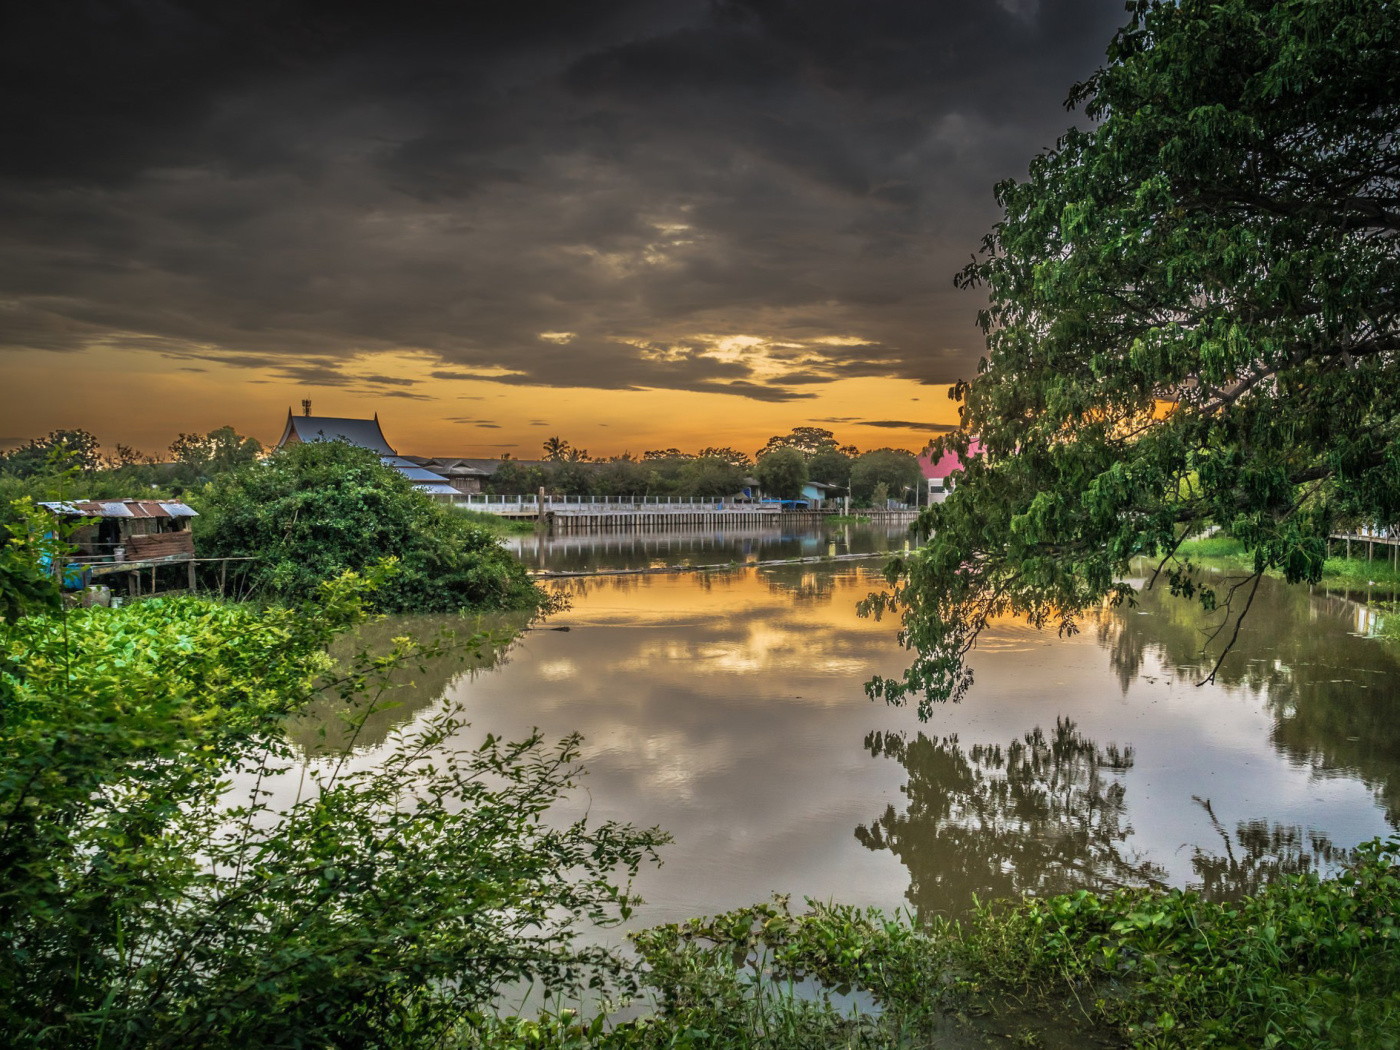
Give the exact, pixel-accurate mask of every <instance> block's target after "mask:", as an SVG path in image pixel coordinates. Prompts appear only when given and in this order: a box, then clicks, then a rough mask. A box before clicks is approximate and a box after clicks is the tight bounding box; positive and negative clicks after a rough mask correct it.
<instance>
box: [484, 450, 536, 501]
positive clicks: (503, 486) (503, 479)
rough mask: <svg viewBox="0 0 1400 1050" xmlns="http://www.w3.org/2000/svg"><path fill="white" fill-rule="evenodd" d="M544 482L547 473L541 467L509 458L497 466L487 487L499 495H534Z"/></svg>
mask: <svg viewBox="0 0 1400 1050" xmlns="http://www.w3.org/2000/svg"><path fill="white" fill-rule="evenodd" d="M544 483H545V474H544V471H543V470H542V469H541V468H539V467H537V466H534V465H533V464H529V463H521V462H520V461H519V460H518V459H507V460H505V461H503V462H502V463H501V465H500V466H499V467H497V468H496V472H495V473H494V474H492V475H491V479H490V480H489V481H488V482H487V483H486V487H487V489H488V490H489V491H491V492H493V493H495V494H496V495H498V496H533V495H534V494H535V493H537V492H539V490H540V488H541V486H543V485H544Z"/></svg>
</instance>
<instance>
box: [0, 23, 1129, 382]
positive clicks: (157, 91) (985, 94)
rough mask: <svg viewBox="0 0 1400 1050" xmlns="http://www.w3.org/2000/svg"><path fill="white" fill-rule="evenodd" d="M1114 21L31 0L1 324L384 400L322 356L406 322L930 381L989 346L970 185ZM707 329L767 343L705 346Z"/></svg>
mask: <svg viewBox="0 0 1400 1050" xmlns="http://www.w3.org/2000/svg"><path fill="white" fill-rule="evenodd" d="M1122 17H1123V15H1122V7H1121V2H1120V0H1062V2H1060V3H1056V4H1044V5H1042V4H1038V3H1035V2H1033V0H999V2H998V3H996V4H976V3H972V4H968V3H951V2H936V0H902V2H890V3H883V4H867V3H859V2H857V0H804V2H803V3H800V4H799V3H796V2H795V0H792V2H789V3H783V2H781V0H719V2H716V3H704V2H700V0H673V2H670V3H665V4H644V3H641V2H640V0H638V2H625V0H597V2H593V3H588V4H578V3H572V2H571V3H565V2H564V0H545V2H543V3H542V4H535V5H531V6H530V7H529V8H521V9H519V11H518V12H515V11H512V10H511V9H509V8H503V7H501V6H500V5H496V6H493V7H489V8H482V7H481V6H480V5H460V6H459V7H456V8H453V7H448V6H442V5H406V9H401V8H394V7H392V6H384V5H382V4H368V3H358V2H352V0H346V2H344V3H341V4H336V5H324V4H313V3H310V2H309V0H308V2H306V3H301V4H295V3H294V4H271V3H265V2H253V3H250V4H244V5H208V4H203V3H196V2H194V0H166V2H165V3H162V4H159V5H156V4H144V3H137V2H136V0H93V2H92V3H90V4H86V5H84V6H83V7H81V8H79V9H73V8H70V7H68V6H66V5H49V4H31V5H27V6H26V7H25V8H24V9H23V10H22V11H20V12H19V13H17V14H16V15H15V16H14V17H13V18H12V19H11V21H10V24H9V26H8V29H7V33H6V34H4V39H3V41H0V60H3V61H0V119H3V121H4V125H5V127H6V128H7V131H8V136H7V141H9V142H10V143H11V144H12V148H10V149H7V150H4V151H0V228H3V230H4V233H5V236H4V237H3V238H0V285H2V286H3V287H4V288H5V289H6V296H5V298H6V303H5V304H4V305H3V306H0V309H3V312H4V313H3V320H4V322H5V323H4V325H3V330H4V332H5V336H4V341H5V342H4V345H8V346H10V347H24V348H34V349H40V350H45V351H51V352H68V351H74V350H80V349H82V348H84V347H86V346H90V345H93V344H94V343H95V342H97V341H102V342H103V343H104V344H105V345H116V346H119V347H122V348H125V349H130V350H132V351H137V350H145V351H155V352H160V353H166V354H168V355H170V356H171V357H172V358H173V359H176V360H179V361H181V362H183V363H182V364H181V365H180V366H178V367H195V366H198V365H200V364H204V363H210V362H218V363H222V364H225V365H230V366H233V367H238V368H243V369H247V370H250V371H254V372H261V373H263V374H264V375H267V376H271V377H274V378H277V379H282V380H286V381H291V382H297V383H299V384H303V385H306V386H311V387H316V386H328V387H351V386H355V385H360V386H363V385H365V384H369V385H370V386H372V387H373V388H374V389H376V390H377V391H379V392H382V393H394V392H395V391H394V389H393V388H404V389H400V390H399V391H398V392H397V396H408V397H423V396H426V395H424V394H422V393H421V392H415V391H412V390H410V389H407V388H408V387H410V386H411V385H412V382H413V381H412V380H409V379H405V378H402V377H397V376H392V375H385V374H376V375H369V376H366V375H362V374H357V373H356V372H355V370H354V368H352V367H348V365H349V362H350V361H351V359H352V358H354V357H356V356H357V355H363V354H366V353H373V352H375V351H387V350H394V349H403V348H410V349H418V350H423V351H427V352H429V353H431V354H433V355H435V356H436V357H437V358H438V359H439V360H440V361H441V362H442V364H441V367H440V368H439V369H438V370H437V374H438V377H439V378H443V377H449V376H450V377H453V378H477V379H486V380H489V381H491V382H496V383H506V384H510V385H533V384H548V385H582V386H590V387H598V388H605V389H626V390H638V389H680V390H724V391H728V392H731V393H737V394H740V395H742V396H746V397H750V398H753V399H756V400H760V401H768V402H778V401H791V400H797V399H802V398H805V397H810V396H812V395H811V394H809V393H803V392H799V391H795V390H794V389H792V388H794V387H799V388H800V387H803V386H813V385H818V384H821V383H824V382H828V381H830V380H832V379H837V378H843V377H849V376H872V375H897V376H904V377H908V378H912V379H916V380H920V381H923V382H930V383H934V382H946V381H948V380H951V379H954V378H957V377H960V376H966V375H968V374H970V372H971V370H972V368H973V365H974V363H975V361H976V358H977V356H978V355H979V353H980V346H981V344H980V337H979V335H978V333H977V332H976V331H975V329H974V327H973V326H972V323H971V320H972V315H973V313H974V312H975V310H976V308H977V305H978V304H977V302H976V301H975V300H974V299H973V298H972V297H970V296H968V295H964V294H962V293H957V292H955V291H954V290H953V289H952V287H951V280H950V278H951V275H952V273H953V272H954V271H955V270H956V269H957V268H958V267H959V266H960V265H961V264H962V262H963V261H965V260H966V259H967V257H968V255H969V253H970V252H971V251H973V250H975V248H976V246H977V244H978V242H979V240H980V237H981V235H982V234H983V233H984V232H985V231H986V230H987V229H988V228H989V226H990V225H991V223H992V222H993V221H994V220H995V212H994V205H993V202H992V198H991V186H992V185H993V183H994V182H995V181H996V180H997V179H999V178H1002V177H1005V176H1015V175H1019V174H1022V173H1023V172H1024V171H1025V168H1026V165H1027V163H1028V161H1029V159H1030V156H1031V155H1032V153H1033V152H1035V151H1036V150H1037V149H1039V148H1042V147H1044V146H1046V145H1049V144H1050V143H1052V142H1053V140H1054V139H1055V137H1056V136H1057V135H1058V134H1059V133H1060V132H1061V131H1062V130H1063V127H1064V126H1065V125H1066V124H1067V122H1068V121H1069V120H1070V118H1069V117H1067V116H1066V115H1065V114H1064V112H1063V111H1062V110H1061V109H1060V107H1059V106H1058V99H1060V98H1062V97H1063V96H1064V94H1065V92H1066V91H1067V89H1068V87H1069V85H1070V84H1071V83H1072V82H1074V81H1075V80H1077V79H1080V78H1082V77H1083V76H1084V75H1086V74H1087V73H1088V72H1090V71H1091V70H1092V68H1093V67H1094V65H1096V64H1097V62H1098V61H1099V57H1100V55H1101V54H1102V50H1103V47H1104V45H1105V44H1106V42H1107V40H1108V39H1109V37H1110V35H1111V32H1112V29H1113V27H1114V26H1115V24H1116V23H1117V22H1119V21H1120V20H1121V19H1122ZM733 336H754V337H760V338H762V339H765V340H768V341H769V344H770V345H769V347H768V350H767V352H766V354H767V356H766V357H764V358H759V357H757V356H755V357H752V358H748V357H744V356H742V355H741V356H738V357H730V358H725V357H723V356H715V355H714V354H712V353H709V352H708V351H707V348H712V347H713V345H714V344H713V340H715V339H718V338H723V337H733ZM831 336H847V337H850V339H849V340H848V341H846V342H839V341H838V342H819V340H821V339H823V338H826V337H831ZM857 340H859V341H857ZM786 343H792V344H796V345H797V347H798V349H794V348H791V347H786V348H785V347H784V346H783V345H780V344H786ZM2 348H3V347H0V349H2ZM647 348H651V349H650V350H648V349H647ZM359 360H360V361H363V360H364V358H363V357H360V358H359ZM775 368H776V370H775ZM503 370H504V372H505V373H507V374H502V371H503Z"/></svg>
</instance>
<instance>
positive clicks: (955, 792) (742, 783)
mask: <svg viewBox="0 0 1400 1050" xmlns="http://www.w3.org/2000/svg"><path fill="white" fill-rule="evenodd" d="M904 544H905V535H904V533H903V531H902V530H900V529H888V530H880V529H870V528H852V529H840V530H835V531H830V532H825V533H823V532H812V533H808V534H784V533H782V532H781V531H779V530H776V529H775V530H772V531H757V530H755V531H746V532H740V533H715V532H692V533H666V534H650V535H648V534H631V535H625V536H619V535H617V534H612V535H584V536H564V537H558V538H553V539H551V538H548V537H545V538H535V537H530V538H527V539H526V540H524V541H521V542H520V543H519V544H518V549H519V550H520V552H521V554H522V556H523V557H524V558H525V559H526V561H527V563H529V564H531V565H536V566H540V567H547V568H569V569H578V568H583V567H588V566H598V567H606V566H627V567H640V566H646V565H673V564H687V563H688V564H714V563H729V562H736V563H739V567H736V568H734V569H732V570H729V571H724V572H711V573H688V574H678V575H653V576H623V577H609V578H604V579H597V580H590V579H571V580H566V581H560V582H559V583H557V584H554V586H557V587H559V588H561V589H562V590H564V591H565V593H567V594H568V595H569V596H570V598H571V600H572V606H571V608H570V609H569V610H568V611H567V612H563V613H560V614H558V615H556V616H555V617H553V618H552V619H551V620H550V621H549V622H548V623H546V624H545V625H544V626H545V627H546V628H562V627H567V628H568V630H567V631H561V630H550V629H545V630H540V629H535V630H532V631H529V632H527V633H525V634H524V635H522V636H521V638H520V639H519V640H518V641H517V642H516V643H515V644H514V645H512V646H510V647H509V648H508V649H507V650H506V651H504V652H501V653H497V654H492V655H491V656H489V657H487V658H485V659H484V660H483V661H482V664H481V666H479V667H477V668H475V669H473V670H471V671H468V672H465V673H463V672H462V671H461V670H460V667H457V666H453V667H444V668H442V669H441V671H440V672H439V674H438V676H437V677H436V678H434V676H433V675H432V674H431V673H430V674H429V675H427V676H419V678H418V681H417V683H416V685H415V686H414V687H411V688H409V689H406V690H405V696H404V697H403V699H404V701H405V703H404V705H403V706H402V707H400V708H399V709H397V710H396V711H394V712H392V713H391V714H388V715H385V716H383V720H382V721H381V722H379V723H376V724H375V725H374V726H372V727H371V729H372V735H371V738H370V740H369V743H370V744H371V745H373V744H374V743H375V742H376V741H378V740H382V739H383V737H384V735H385V734H386V733H387V732H388V731H389V729H390V728H391V725H392V724H393V723H395V722H398V723H402V722H405V721H411V720H412V719H414V718H415V717H418V716H419V715H420V714H421V712H422V710H423V709H424V708H425V707H426V706H427V705H429V704H431V702H432V701H433V700H434V699H436V698H437V697H438V696H440V695H441V694H442V693H443V691H447V692H449V693H450V695H451V696H452V697H453V698H455V700H456V701H457V702H458V703H459V704H460V706H461V708H462V710H463V711H464V712H465V713H466V715H467V717H469V718H470V719H471V721H472V728H471V729H470V730H468V731H466V732H467V734H468V736H469V739H464V740H463V741H462V742H463V744H464V745H469V744H474V743H475V742H476V741H477V740H478V739H479V737H480V736H481V735H482V734H484V733H486V732H488V731H489V732H494V733H498V734H501V733H504V734H521V733H524V732H526V731H527V730H528V729H529V728H530V727H532V726H539V727H540V728H541V729H542V730H543V731H544V732H545V733H546V734H547V735H550V736H555V737H559V736H563V735H565V734H567V733H569V732H572V731H574V730H578V731H581V732H582V733H583V734H584V737H585V756H586V764H587V766H588V768H589V776H588V777H586V778H585V780H584V787H585V789H586V790H585V791H583V792H580V793H579V794H578V796H577V797H576V798H574V799H573V800H572V802H571V807H572V808H571V810H570V812H569V813H567V814H561V817H563V816H570V817H571V816H574V815H576V814H577V812H580V811H582V810H583V809H587V810H588V811H589V812H590V813H591V815H592V817H593V818H595V819H596V820H604V819H612V818H616V819H620V820H628V821H631V822H633V823H636V824H642V825H651V824H659V825H661V826H662V827H663V828H665V829H666V830H667V831H669V832H671V833H672V835H674V836H675V843H674V844H673V845H671V846H670V847H668V848H667V849H666V850H665V852H664V859H665V865H664V866H663V867H662V868H660V869H659V870H652V871H649V872H646V873H644V875H643V876H642V878H641V880H640V881H639V883H638V884H637V886H636V889H637V890H638V891H639V892H640V893H641V894H642V895H643V896H644V897H645V898H646V900H647V902H648V903H647V905H646V906H645V907H643V908H642V909H640V910H639V913H638V915H637V917H636V919H635V920H634V923H633V925H634V926H635V925H649V924H652V923H657V922H664V921H672V920H676V919H681V918H686V917H689V916H692V915H697V914H702V913H713V912H715V911H719V910H723V909H727V908H732V907H736V906H739V905H743V904H747V903H750V902H753V901H755V900H761V899H764V898H766V897H767V896H768V895H769V894H770V893H772V892H775V891H776V892H785V893H791V894H793V895H794V897H795V898H800V897H803V896H810V897H816V898H821V899H826V898H834V899H838V900H842V901H847V902H851V903H859V904H875V905H880V906H883V907H885V908H897V907H899V906H901V905H908V906H911V907H913V908H915V909H917V910H919V911H920V912H924V913H931V912H946V913H959V912H962V911H964V910H965V909H966V908H967V907H968V905H969V903H970V901H971V897H972V894H974V893H976V894H977V895H978V896H980V897H982V898H984V899H985V898H987V897H989V896H1004V895H1008V894H1012V893H1017V892H1021V891H1030V892H1035V893H1052V892H1059V891H1062V890H1066V889H1070V888H1075V887H1081V886H1083V887H1090V888H1105V887H1111V886H1115V885H1121V884H1147V883H1156V884H1168V885H1178V886H1182V885H1195V886H1199V887H1201V888H1203V889H1204V890H1205V891H1206V892H1208V893H1210V894H1212V895H1231V894H1238V893H1242V892H1249V891H1251V890H1253V889H1254V888H1256V887H1257V886H1258V885H1259V884H1260V882H1261V881H1262V880H1267V879H1268V878H1270V877H1273V876H1275V875H1278V874H1280V873H1283V872H1291V871H1298V870H1303V869H1306V868H1309V867H1311V868H1314V869H1326V868H1327V867H1329V866H1330V865H1332V864H1335V863H1336V862H1338V861H1339V860H1341V859H1344V857H1345V855H1346V851H1348V850H1349V849H1351V848H1353V847H1355V846H1356V845H1357V844H1358V843H1359V842H1362V841H1364V840H1366V839H1369V838H1371V837H1374V836H1377V835H1385V834H1387V833H1388V832H1390V831H1391V830H1392V829H1394V828H1395V827H1396V826H1397V821H1400V706H1397V705H1400V698H1397V683H1400V678H1397V670H1400V668H1397V657H1396V655H1395V650H1394V649H1392V648H1390V647H1387V646H1386V645H1385V644H1383V643H1381V642H1379V641H1377V640H1374V639H1371V638H1368V637H1366V636H1365V634H1366V631H1367V629H1368V628H1369V627H1370V626H1372V625H1373V623H1374V614H1372V613H1370V612H1369V611H1368V610H1367V609H1366V608H1365V607H1364V606H1362V605H1358V604H1356V603H1354V602H1351V601H1348V600H1346V599H1344V598H1339V597H1331V596H1328V595H1326V594H1324V593H1322V592H1320V591H1319V592H1315V593H1309V592H1308V591H1306V590H1299V589H1291V588H1285V587H1283V586H1282V585H1275V584H1273V583H1272V582H1271V581H1267V580H1266V581H1265V582H1264V585H1263V586H1261V588H1260V592H1259V596H1258V598H1257V599H1256V600H1255V603H1254V607H1253V610H1252V611H1251V613H1250V619H1249V620H1248V621H1247V622H1246V626H1245V629H1244V632H1243V633H1242V635H1241V638H1240V642H1239V644H1238V646H1237V648H1236V651H1235V652H1234V653H1233V654H1232V655H1231V656H1230V657H1229V658H1228V659H1227V660H1226V662H1225V665H1224V667H1223V668H1222V670H1221V673H1220V675H1219V680H1218V682H1217V683H1216V684H1213V685H1206V686H1199V685H1197V682H1198V681H1199V680H1200V679H1201V677H1202V676H1203V674H1204V671H1205V669H1206V668H1207V667H1208V664H1207V663H1206V661H1205V659H1204V658H1203V657H1202V655H1201V652H1200V647H1201V644H1202V640H1203V634H1202V629H1203V627H1205V626H1207V623H1206V621H1204V620H1203V619H1202V618H1201V617H1199V616H1198V615H1196V613H1195V612H1194V611H1193V609H1191V608H1190V607H1188V606H1187V605H1186V604H1185V603H1182V602H1173V601H1171V600H1163V599H1162V598H1161V596H1159V595H1157V594H1149V595H1146V596H1145V597H1144V600H1143V601H1142V603H1141V604H1140V605H1139V607H1137V608H1135V609H1114V610H1103V611H1101V612H1096V613H1094V614H1092V615H1091V616H1089V617H1088V618H1087V620H1086V623H1085V629H1084V630H1083V632H1082V633H1080V634H1079V635H1077V636H1075V637H1072V638H1069V639H1059V638H1056V637H1055V635H1054V634H1053V633H1049V634H1046V633H1040V632H1036V631H1033V630H1031V629H1029V628H1027V627H1025V626H1024V625H1022V624H1018V623H1014V622H1007V623H1004V624H1000V625H998V626H997V627H996V628H995V629H994V630H992V631H990V632H989V633H988V635H987V636H986V637H985V639H984V641H983V644H982V645H981V646H980V648H979V649H978V650H977V652H976V653H975V654H974V658H973V666H974V668H975V671H976V684H975V685H974V687H973V689H972V691H971V693H970V695H969V696H968V698H967V699H966V700H964V701H963V702H962V703H960V704H950V705H944V706H942V707H940V708H938V709H937V710H935V712H934V714H933V717H932V718H931V720H930V721H929V722H928V723H927V724H920V723H919V722H918V720H917V719H916V718H915V716H914V714H913V713H912V712H911V711H908V710H905V709H896V708H889V707H886V706H885V705H883V704H878V705H877V704H874V703H871V702H870V701H869V700H868V699H866V697H865V695H864V692H863V688H862V687H863V684H864V683H865V681H866V680H867V679H868V678H870V677H871V676H872V675H874V674H892V673H896V672H897V671H899V670H900V669H901V668H902V667H903V665H904V654H903V653H902V652H901V651H900V650H899V648H898V646H897V645H896V643H895V640H894V628H893V626H892V625H891V624H890V623H888V622H887V623H876V622H872V621H869V620H863V619H860V618H859V617H857V616H856V613H855V604H856V602H857V601H858V600H859V599H860V598H861V597H863V596H864V595H865V594H866V593H868V592H869V591H870V590H872V589H874V588H878V587H879V586H880V585H881V580H880V578H879V575H878V569H879V566H880V564H881V560H880V559H875V560H871V561H869V562H842V563H836V564H832V565H826V566H814V565H800V566H758V565H753V564H745V563H752V562H754V561H760V560H769V559H773V558H782V557H796V556H802V555H810V554H824V553H847V552H861V551H870V550H882V549H890V548H897V547H903V546H904ZM437 622H438V621H429V620H412V619H409V620H398V621H394V622H392V623H389V624H386V625H382V630H383V631H384V633H385V635H386V637H387V636H388V635H390V634H395V633H400V632H402V631H403V630H405V629H408V630H414V631H419V632H422V631H424V630H428V629H431V628H432V627H434V626H435V625H436V623H437ZM316 721H317V718H315V717H313V718H311V719H308V720H307V721H306V722H305V723H304V724H303V725H302V726H301V727H300V728H299V729H298V730H297V731H298V732H299V733H302V734H304V735H305V738H306V739H307V741H308V743H310V742H311V741H312V739H313V737H312V733H311V729H310V726H311V725H312V724H313V723H315V722H316ZM363 760H364V761H373V747H372V746H371V749H370V750H369V751H368V752H367V753H366V754H365V755H364V756H363Z"/></svg>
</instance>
